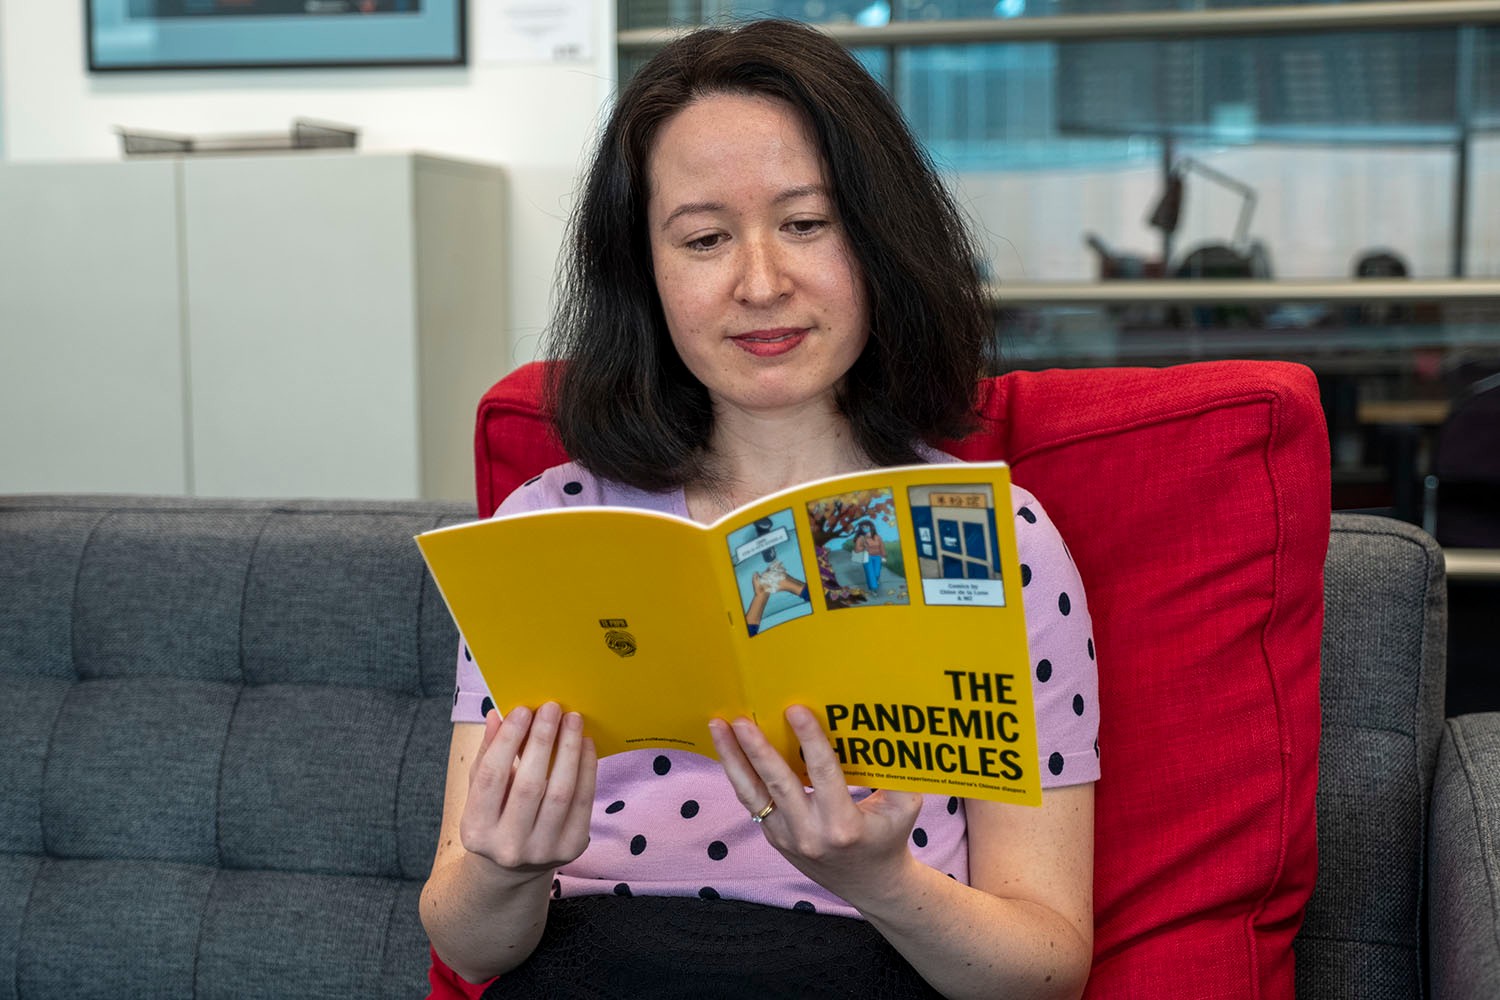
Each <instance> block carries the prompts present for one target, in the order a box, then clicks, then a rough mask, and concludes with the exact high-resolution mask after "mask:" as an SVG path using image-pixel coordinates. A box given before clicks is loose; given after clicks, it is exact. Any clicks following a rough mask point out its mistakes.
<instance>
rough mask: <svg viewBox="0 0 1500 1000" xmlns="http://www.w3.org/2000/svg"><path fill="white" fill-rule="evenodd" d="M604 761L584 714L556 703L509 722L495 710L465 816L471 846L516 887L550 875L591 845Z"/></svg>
mask: <svg viewBox="0 0 1500 1000" xmlns="http://www.w3.org/2000/svg"><path fill="white" fill-rule="evenodd" d="M554 749H555V754H554ZM554 757H555V759H554ZM598 765H599V759H598V755H597V754H596V752H595V750H594V741H593V740H591V739H589V738H588V737H586V736H584V735H583V718H582V716H580V715H579V714H578V713H577V712H568V713H566V714H564V713H563V711H562V709H561V708H560V707H559V706H558V704H557V703H556V702H551V701H549V702H547V703H546V704H545V705H543V706H542V707H541V708H539V709H537V710H536V712H535V713H533V712H532V711H531V710H530V709H529V708H526V707H524V706H520V707H517V708H514V709H512V710H511V711H510V712H509V713H507V714H506V716H505V718H504V720H503V721H502V720H501V718H500V714H499V713H498V712H495V711H493V710H491V712H490V713H489V714H488V715H487V716H485V720H484V738H483V740H482V741H481V742H480V745H479V753H478V755H477V756H476V757H475V758H474V763H473V764H472V765H471V766H470V768H469V794H468V800H467V801H466V802H465V804H464V810H463V815H462V816H461V818H460V820H459V839H460V840H461V842H462V843H463V846H464V849H465V850H467V851H469V852H470V853H471V854H475V855H478V856H480V857H483V858H486V859H488V860H489V861H491V862H492V863H493V864H494V865H495V866H496V867H497V868H498V869H500V872H501V873H505V874H508V875H510V876H512V877H513V878H514V880H515V882H516V883H517V884H520V883H523V882H527V881H529V880H531V879H532V878H535V877H536V876H537V875H538V874H546V875H547V877H549V878H550V877H551V875H550V873H551V872H552V871H553V870H555V869H556V868H558V867H559V866H561V865H565V864H567V863H569V862H570V861H573V860H574V859H576V858H577V857H578V856H579V855H580V854H582V853H583V851H584V848H586V847H588V844H589V818H590V815H591V812H592V809H593V802H594V782H595V780H596V778H597V776H598V770H599V766H598Z"/></svg>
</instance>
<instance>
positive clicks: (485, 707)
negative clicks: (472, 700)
mask: <svg viewBox="0 0 1500 1000" xmlns="http://www.w3.org/2000/svg"><path fill="white" fill-rule="evenodd" d="M494 710H495V702H494V700H493V699H491V698H490V697H489V696H488V695H486V696H485V699H484V701H482V702H481V703H480V705H479V714H480V715H489V714H490V713H491V712H493V711H494Z"/></svg>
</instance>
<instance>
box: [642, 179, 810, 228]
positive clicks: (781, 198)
mask: <svg viewBox="0 0 1500 1000" xmlns="http://www.w3.org/2000/svg"><path fill="white" fill-rule="evenodd" d="M827 194H828V189H827V188H825V187H824V186H823V185H822V184H800V185H798V186H797V187H791V188H787V189H786V190H785V191H783V192H781V193H780V194H778V195H777V196H776V197H775V198H772V199H771V204H773V205H782V204H785V203H786V202H789V201H796V200H797V199H798V198H808V197H822V196H826V195H827ZM722 211H724V203H723V202H721V201H689V202H685V203H684V204H681V205H678V206H677V207H676V208H674V209H672V211H671V213H670V214H668V215H667V217H666V218H665V219H663V220H661V225H660V226H658V227H657V228H658V229H663V230H665V229H666V228H667V227H668V226H670V225H671V224H672V223H673V222H675V221H677V219H679V218H681V217H682V216H684V215H693V214H695V213H697V212H722Z"/></svg>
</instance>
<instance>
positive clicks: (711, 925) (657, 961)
mask: <svg viewBox="0 0 1500 1000" xmlns="http://www.w3.org/2000/svg"><path fill="white" fill-rule="evenodd" d="M937 996H939V994H938V993H937V992H936V991H934V990H933V989H932V987H930V986H928V985H927V983H926V982H925V981H924V980H923V979H922V977H921V976H919V975H917V972H916V970H915V969H913V968H912V967H911V965H910V964H909V963H908V962H907V961H906V959H904V958H902V957H901V955H900V954H899V953H898V952H897V951H896V950H895V949H894V948H892V947H891V946H890V945H889V944H888V943H887V942H886V940H885V938H883V937H881V936H880V934H879V932H877V931H876V930H875V928H873V927H871V926H870V925H869V924H867V923H865V922H864V921H863V920H854V919H852V918H849V917H839V916H830V915H827V914H821V913H802V912H798V911H795V910H785V909H781V908H780V907H774V906H763V905H761V904H759V903H746V902H740V901H738V900H707V899H697V898H694V897H678V896H631V897H624V896H579V897H576V898H573V899H559V900H553V902H552V908H551V911H550V913H549V915H548V918H547V929H546V931H545V933H544V934H543V935H542V940H541V941H540V943H538V945H537V948H536V951H535V952H533V953H532V955H531V957H530V958H529V959H527V960H526V962H524V963H523V964H522V965H520V966H519V967H517V968H516V969H514V970H512V971H510V972H508V973H506V974H505V975H503V976H501V977H500V978H499V979H498V980H496V981H495V982H494V983H493V984H492V985H491V986H490V988H489V989H488V990H486V991H485V994H484V1000H501V998H515V997H528V998H529V997H565V998H573V997H578V998H583V1000H593V998H622V1000H623V998H629V1000H637V998H639V1000H708V998H712V1000H741V998H743V1000H767V998H773V997H788V998H800V997H851V998H859V1000H897V998H902V1000H905V998H910V997H922V998H927V997H937Z"/></svg>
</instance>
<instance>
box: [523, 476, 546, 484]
mask: <svg viewBox="0 0 1500 1000" xmlns="http://www.w3.org/2000/svg"><path fill="white" fill-rule="evenodd" d="M541 478H542V477H541V476H532V477H531V478H530V479H528V480H526V482H524V483H522V484H521V485H522V486H530V485H531V484H532V483H534V482H536V481H537V480H538V479H541Z"/></svg>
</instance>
